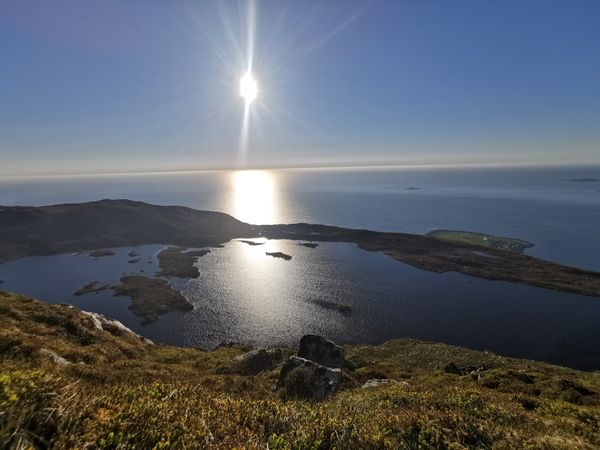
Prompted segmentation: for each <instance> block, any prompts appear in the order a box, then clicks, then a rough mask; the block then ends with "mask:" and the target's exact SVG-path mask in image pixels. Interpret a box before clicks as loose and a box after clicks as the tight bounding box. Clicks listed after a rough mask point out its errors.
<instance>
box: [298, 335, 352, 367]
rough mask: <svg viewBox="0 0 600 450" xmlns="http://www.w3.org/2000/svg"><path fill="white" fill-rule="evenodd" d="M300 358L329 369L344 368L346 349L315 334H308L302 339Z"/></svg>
mask: <svg viewBox="0 0 600 450" xmlns="http://www.w3.org/2000/svg"><path fill="white" fill-rule="evenodd" d="M298 356H299V357H300V358H305V359H308V360H310V361H314V362H316V363H318V364H321V365H323V366H327V367H339V368H341V367H344V349H343V348H342V347H340V346H339V345H337V344H335V343H334V342H331V341H328V340H327V339H325V338H322V337H321V336H316V335H313V334H307V335H306V336H303V337H302V339H300V348H299V349H298Z"/></svg>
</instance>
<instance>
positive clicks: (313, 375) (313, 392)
mask: <svg viewBox="0 0 600 450" xmlns="http://www.w3.org/2000/svg"><path fill="white" fill-rule="evenodd" d="M341 381H342V371H341V369H334V368H331V367H325V366H323V365H321V364H317V363H316V362H314V361H309V360H308V359H304V358H300V357H298V356H290V357H289V358H288V359H287V361H286V362H285V363H284V364H283V367H282V368H281V373H280V375H279V381H278V382H277V390H280V389H281V390H283V392H284V394H285V396H288V397H291V398H305V399H310V400H325V399H326V398H327V397H330V396H331V395H333V394H334V393H335V392H336V391H337V389H338V387H339V385H340V383H341Z"/></svg>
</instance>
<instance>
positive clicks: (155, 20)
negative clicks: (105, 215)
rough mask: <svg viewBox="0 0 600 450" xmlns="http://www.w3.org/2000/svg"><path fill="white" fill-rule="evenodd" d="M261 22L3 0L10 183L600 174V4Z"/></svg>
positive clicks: (2, 104) (338, 9)
mask: <svg viewBox="0 0 600 450" xmlns="http://www.w3.org/2000/svg"><path fill="white" fill-rule="evenodd" d="M251 10H252V7H251V4H250V3H249V2H233V1H222V2H209V1H189V0H188V1H169V2H165V1H158V0H137V1H132V0H89V1H86V2H81V1H79V0H54V1H52V2H47V1H43V0H39V1H35V0H2V1H0V55H1V56H2V63H1V65H0V173H1V174H17V173H38V172H49V173H61V172H69V173H70V172H81V171H83V172H106V171H131V170H134V171H143V170H179V169H201V168H218V167H239V166H240V165H241V164H243V162H242V161H245V164H247V165H248V166H249V167H278V166H313V165H331V164H335V165H346V164H386V163H408V164H427V163H458V164H461V163H513V162H514V163H529V162H534V163H535V162H541V163H554V162H568V163H580V162H600V26H599V25H598V24H600V2H598V1H595V0H590V1H586V0H576V1H572V0H564V1H559V0H539V1H538V0H518V1H509V0H503V1H481V0H468V1H462V0H454V1H446V0H443V1H442V0H439V1H433V0H431V1H427V0H412V1H409V0H390V1H386V0H373V1H362V0H361V1H358V0H357V1H352V0H341V1H336V0H327V1H325V0H324V1H309V0H305V1H291V0H290V1H274V0H272V1H271V0H264V1H261V0H257V1H256V2H255V3H254V17H255V21H254V27H253V28H254V32H253V33H249V32H248V31H249V30H248V15H249V11H251ZM249 34H251V35H252V36H253V42H254V45H253V55H254V56H253V58H252V61H253V62H252V65H253V73H254V75H255V77H256V78H257V80H258V83H259V96H258V98H257V100H256V101H255V102H254V103H253V104H252V105H251V108H250V123H249V136H248V142H247V144H246V145H244V146H243V148H244V149H243V150H242V149H241V147H242V146H241V144H240V129H241V121H242V115H243V111H244V102H243V100H242V99H240V97H239V93H238V83H239V78H240V77H241V76H242V75H243V73H244V71H245V70H246V67H247V64H248V61H247V60H248V44H249V40H248V36H249ZM242 151H243V152H244V153H245V158H244V159H243V160H242V158H241V157H240V152H242Z"/></svg>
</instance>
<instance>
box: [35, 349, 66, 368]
mask: <svg viewBox="0 0 600 450" xmlns="http://www.w3.org/2000/svg"><path fill="white" fill-rule="evenodd" d="M38 354H39V355H40V356H42V357H44V358H47V359H49V360H50V361H52V362H53V363H55V364H58V365H59V366H67V365H69V364H71V363H70V362H69V361H67V360H66V359H65V358H63V357H62V356H60V355H59V354H57V353H56V352H53V351H52V350H49V349H47V348H41V349H39V350H38Z"/></svg>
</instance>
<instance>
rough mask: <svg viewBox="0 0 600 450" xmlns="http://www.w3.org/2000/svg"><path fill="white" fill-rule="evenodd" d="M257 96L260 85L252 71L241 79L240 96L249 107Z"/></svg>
mask: <svg viewBox="0 0 600 450" xmlns="http://www.w3.org/2000/svg"><path fill="white" fill-rule="evenodd" d="M257 95H258V84H257V83H256V80H255V79H254V77H253V76H252V74H251V73H250V71H248V72H246V73H245V74H244V76H243V77H242V78H241V79H240V96H241V97H242V98H243V99H244V100H245V101H246V105H249V104H250V103H252V101H253V100H254V99H255V98H256V96H257Z"/></svg>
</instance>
